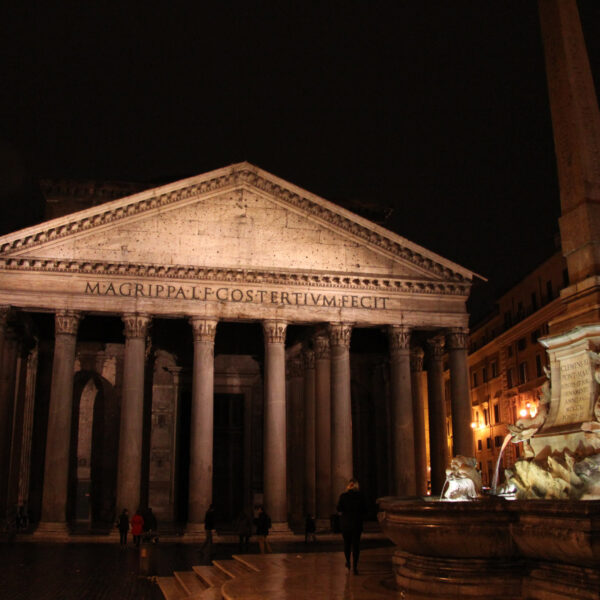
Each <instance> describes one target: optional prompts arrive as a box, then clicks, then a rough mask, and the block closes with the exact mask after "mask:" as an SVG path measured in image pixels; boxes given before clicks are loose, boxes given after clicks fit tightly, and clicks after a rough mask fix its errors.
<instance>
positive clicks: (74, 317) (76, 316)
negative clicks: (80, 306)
mask: <svg viewBox="0 0 600 600" xmlns="http://www.w3.org/2000/svg"><path fill="white" fill-rule="evenodd" d="M80 320H81V313H79V312H76V311H72V310H60V311H58V312H57V313H56V314H55V315H54V334H55V335H59V334H66V335H77V328H78V327H79V321H80Z"/></svg>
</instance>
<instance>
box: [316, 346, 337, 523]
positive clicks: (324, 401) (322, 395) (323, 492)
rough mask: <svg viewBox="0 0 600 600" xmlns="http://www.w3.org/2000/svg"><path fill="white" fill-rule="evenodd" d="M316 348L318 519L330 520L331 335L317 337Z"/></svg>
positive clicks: (322, 521)
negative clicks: (329, 337)
mask: <svg viewBox="0 0 600 600" xmlns="http://www.w3.org/2000/svg"><path fill="white" fill-rule="evenodd" d="M314 348H315V471H316V477H317V481H316V486H315V487H316V495H317V498H316V504H317V509H316V513H317V519H319V521H321V525H325V521H326V522H327V523H329V517H330V516H331V512H332V510H333V506H332V505H331V357H330V353H329V339H328V338H326V337H325V336H317V337H315V338H314Z"/></svg>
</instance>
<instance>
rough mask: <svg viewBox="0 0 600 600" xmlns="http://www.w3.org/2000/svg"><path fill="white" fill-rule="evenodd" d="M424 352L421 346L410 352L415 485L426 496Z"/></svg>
mask: <svg viewBox="0 0 600 600" xmlns="http://www.w3.org/2000/svg"><path fill="white" fill-rule="evenodd" d="M423 354H424V353H423V350H422V349H421V348H414V349H413V350H412V351H411V353H410V374H411V387H412V401H413V420H414V423H415V428H414V432H415V475H416V478H415V485H416V488H417V495H418V496H424V495H425V494H426V493H427V444H426V440H425V395H424V393H423Z"/></svg>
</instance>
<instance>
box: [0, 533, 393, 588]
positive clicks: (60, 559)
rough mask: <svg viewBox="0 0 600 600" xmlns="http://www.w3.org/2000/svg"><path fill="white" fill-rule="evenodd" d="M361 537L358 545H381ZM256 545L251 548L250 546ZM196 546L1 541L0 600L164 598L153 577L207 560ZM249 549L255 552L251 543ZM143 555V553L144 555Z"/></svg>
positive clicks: (329, 548)
mask: <svg viewBox="0 0 600 600" xmlns="http://www.w3.org/2000/svg"><path fill="white" fill-rule="evenodd" d="M386 544H387V543H386V542H385V541H377V540H365V542H364V543H363V544H361V547H363V548H365V549H366V548H373V547H381V546H383V545H386ZM254 546H256V548H254ZM272 546H273V551H274V552H296V553H302V552H335V551H340V550H342V544H341V543H339V542H327V543H325V542H323V543H319V542H317V543H314V544H310V545H308V546H307V545H306V544H304V543H303V542H281V543H277V542H274V543H273V542H272ZM198 548H199V546H197V545H195V544H174V543H159V544H155V545H154V544H145V545H142V549H144V550H146V552H145V553H143V552H141V551H140V549H137V548H134V547H133V546H132V545H131V544H130V545H129V546H128V547H127V548H126V549H124V550H122V549H121V548H120V547H119V545H118V543H117V544H114V545H113V544H81V543H68V544H50V543H32V542H14V543H9V542H6V543H1V544H0V599H1V600H129V599H136V600H163V596H162V594H161V592H160V590H159V588H158V586H157V585H156V583H155V582H154V577H156V576H163V575H172V574H173V571H176V570H177V571H185V570H191V567H192V565H200V564H208V562H207V559H205V558H203V556H202V554H201V553H200V552H199V551H198ZM251 552H258V547H257V545H256V544H254V545H253V546H252V547H251ZM237 553H238V547H237V545H233V544H217V545H216V546H215V555H214V556H213V557H212V558H230V557H231V555H232V554H237ZM144 554H146V556H144Z"/></svg>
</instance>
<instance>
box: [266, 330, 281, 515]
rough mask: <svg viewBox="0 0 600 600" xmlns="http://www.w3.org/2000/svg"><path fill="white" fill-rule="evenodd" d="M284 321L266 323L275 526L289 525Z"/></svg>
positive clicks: (270, 499)
mask: <svg viewBox="0 0 600 600" xmlns="http://www.w3.org/2000/svg"><path fill="white" fill-rule="evenodd" d="M286 327H287V324H286V323H284V322H282V321H264V322H263V331H264V335H265V401H264V406H265V409H264V410H265V414H264V421H265V425H264V427H265V431H264V501H265V507H266V510H267V512H268V513H269V514H270V515H271V520H272V522H273V523H279V524H280V526H281V524H282V523H285V522H287V490H286V477H287V465H286V406H285V330H286Z"/></svg>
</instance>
